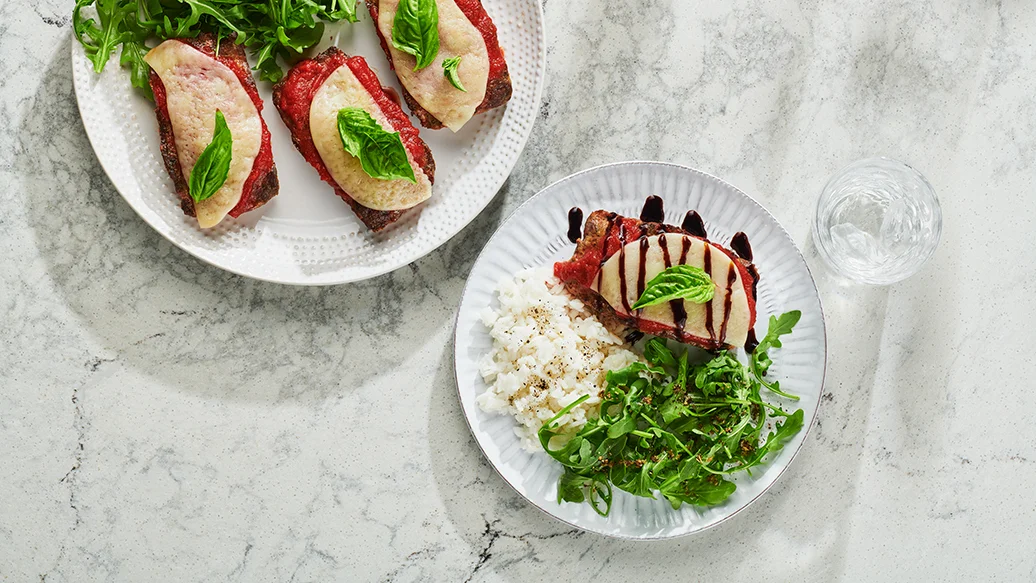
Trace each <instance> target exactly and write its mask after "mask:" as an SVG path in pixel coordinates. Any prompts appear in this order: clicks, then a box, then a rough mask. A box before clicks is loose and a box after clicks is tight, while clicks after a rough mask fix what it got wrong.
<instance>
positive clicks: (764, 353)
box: [748, 310, 802, 401]
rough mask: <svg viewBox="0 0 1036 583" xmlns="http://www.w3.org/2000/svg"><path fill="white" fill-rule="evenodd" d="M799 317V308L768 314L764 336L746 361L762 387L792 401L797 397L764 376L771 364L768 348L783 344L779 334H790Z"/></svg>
mask: <svg viewBox="0 0 1036 583" xmlns="http://www.w3.org/2000/svg"><path fill="white" fill-rule="evenodd" d="M801 317H802V312H800V311H799V310H792V311H790V312H786V313H784V314H781V315H780V317H777V316H770V322H769V328H768V330H767V331H766V336H764V337H763V339H762V340H761V341H760V342H759V345H758V346H756V347H755V351H753V352H752V354H751V356H749V363H748V364H749V367H750V369H751V371H752V374H753V375H754V376H755V378H756V379H757V380H758V381H759V382H760V383H762V385H763V386H764V387H766V388H767V389H769V390H770V392H772V393H774V394H777V395H780V396H782V397H784V398H785V399H791V400H793V401H798V400H799V398H798V397H797V396H795V395H792V394H790V393H786V392H784V391H782V390H781V386H780V383H778V382H777V381H767V380H766V379H765V378H764V377H765V376H766V373H767V372H768V371H769V370H770V365H771V364H773V361H772V360H770V355H769V354H768V351H769V350H770V348H780V347H781V346H783V345H782V344H781V336H784V335H786V334H791V329H792V328H794V327H795V324H798V323H799V319H800V318H801Z"/></svg>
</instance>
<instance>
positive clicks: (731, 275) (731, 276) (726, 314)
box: [719, 261, 737, 342]
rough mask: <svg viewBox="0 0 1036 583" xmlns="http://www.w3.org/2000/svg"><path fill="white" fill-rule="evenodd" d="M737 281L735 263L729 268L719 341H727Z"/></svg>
mask: <svg viewBox="0 0 1036 583" xmlns="http://www.w3.org/2000/svg"><path fill="white" fill-rule="evenodd" d="M735 281H737V268H735V267H734V262H733V261H731V262H730V266H729V267H727V294H726V296H725V297H724V298H723V323H722V324H720V327H719V341H720V342H725V341H726V339H727V320H729V319H730V308H731V304H733V302H734V282H735Z"/></svg>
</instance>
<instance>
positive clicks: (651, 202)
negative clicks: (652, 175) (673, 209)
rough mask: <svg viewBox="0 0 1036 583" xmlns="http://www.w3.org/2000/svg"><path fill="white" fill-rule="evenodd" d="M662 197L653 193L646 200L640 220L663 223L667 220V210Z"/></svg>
mask: <svg viewBox="0 0 1036 583" xmlns="http://www.w3.org/2000/svg"><path fill="white" fill-rule="evenodd" d="M662 204H663V203H662V197H660V196H655V195H654V194H652V195H651V196H649V197H647V200H645V201H644V208H643V209H642V210H641V211H640V220H642V221H644V222H645V223H661V222H662V221H664V220H665V212H664V211H663V206H662Z"/></svg>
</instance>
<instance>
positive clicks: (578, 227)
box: [568, 206, 583, 243]
mask: <svg viewBox="0 0 1036 583" xmlns="http://www.w3.org/2000/svg"><path fill="white" fill-rule="evenodd" d="M582 237H583V209H581V208H579V207H577V206H574V207H572V208H570V209H568V240H569V241H571V242H573V243H578V242H579V239H581V238H582Z"/></svg>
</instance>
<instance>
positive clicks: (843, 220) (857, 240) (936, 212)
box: [813, 158, 942, 285]
mask: <svg viewBox="0 0 1036 583" xmlns="http://www.w3.org/2000/svg"><path fill="white" fill-rule="evenodd" d="M941 233H942V209H941V208H940V207H939V200H938V199H937V198H936V197H935V191H934V190H933V189H932V185H931V184H929V183H928V181H927V180H925V177H924V176H922V175H921V174H920V173H919V172H918V171H917V170H914V169H913V168H911V167H910V166H908V165H906V164H904V163H903V162H899V161H897V160H890V159H889V158H869V159H866V160H860V161H858V162H854V163H852V164H850V165H849V166H846V167H845V168H843V169H842V170H841V171H839V172H838V173H837V174H835V175H834V176H833V177H831V180H830V181H828V183H827V186H825V187H824V191H823V193H821V195H820V201H819V202H817V215H816V219H815V220H814V222H813V240H814V242H815V243H816V246H817V251H818V252H819V254H820V256H821V257H823V258H824V260H825V261H826V262H827V263H828V264H829V265H830V266H831V267H832V268H833V269H834V270H835V271H836V272H838V273H840V274H842V275H844V276H846V277H848V278H850V279H853V280H856V281H859V282H862V283H869V284H875V285H887V284H890V283H895V282H897V281H901V280H903V279H906V278H907V277H910V276H911V275H913V274H914V273H917V271H918V270H919V269H921V266H922V265H924V263H925V261H927V260H928V258H929V257H931V256H932V254H933V253H934V252H935V248H936V247H937V246H938V245H939V236H940V234H941Z"/></svg>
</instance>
